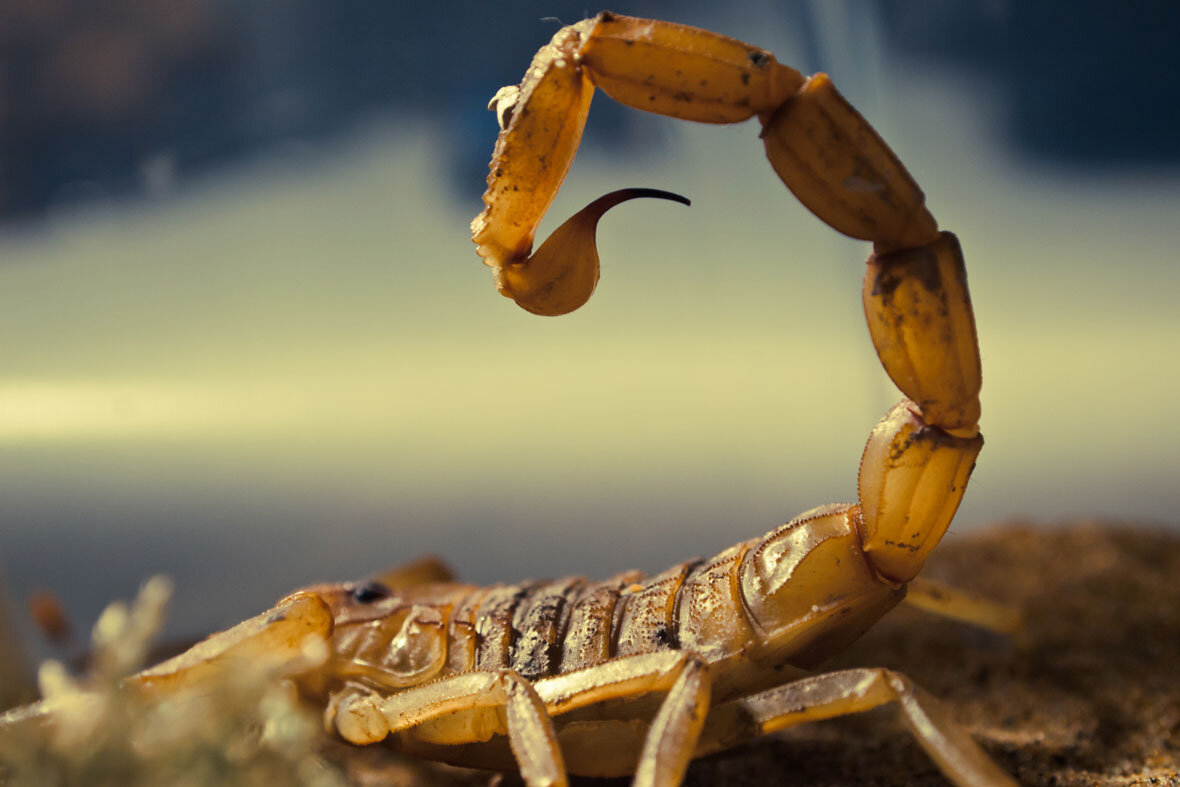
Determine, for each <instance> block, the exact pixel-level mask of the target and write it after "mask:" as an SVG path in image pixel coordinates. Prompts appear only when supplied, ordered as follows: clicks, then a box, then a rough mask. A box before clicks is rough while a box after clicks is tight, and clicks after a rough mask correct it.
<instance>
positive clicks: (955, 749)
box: [694, 668, 1016, 787]
mask: <svg viewBox="0 0 1180 787" xmlns="http://www.w3.org/2000/svg"><path fill="white" fill-rule="evenodd" d="M889 702H896V703H897V706H898V709H899V710H900V711H901V716H902V720H903V721H904V722H905V725H906V727H907V728H908V729H909V731H910V733H911V734H912V735H913V736H914V738H915V739H916V740H917V741H918V743H919V744H921V746H922V748H923V749H925V750H926V753H927V754H929V755H930V757H931V759H933V760H934V761H935V762H936V763H937V764H938V767H939V769H940V770H941V771H942V772H943V774H944V775H945V776H946V777H947V778H949V779H950V780H951V781H952V782H954V783H955V784H958V785H970V786H971V787H979V786H980V785H987V786H988V787H1005V786H1007V785H1015V784H1016V782H1014V781H1013V780H1012V779H1011V777H1009V776H1008V774H1006V773H1004V772H1003V771H1002V770H1001V769H1000V768H999V767H998V766H997V765H996V764H995V763H994V762H992V760H991V758H990V757H989V756H988V755H987V754H986V753H985V752H984V751H983V749H981V748H980V747H979V744H977V743H976V742H975V741H974V740H972V739H971V736H970V735H968V734H967V731H966V730H964V729H963V728H962V727H961V726H959V724H958V722H956V721H955V720H954V718H953V717H952V716H951V714H950V713H949V712H948V711H947V709H946V708H945V707H944V706H943V705H942V703H940V702H939V701H938V700H936V699H935V698H934V697H932V696H931V695H929V694H927V693H926V692H925V691H923V690H922V689H921V688H920V687H918V686H916V685H915V684H914V683H913V681H911V680H910V679H909V678H907V677H906V676H904V675H901V674H899V673H897V672H893V671H892V670H887V669H881V668H862V669H848V670H840V671H838V672H829V673H826V674H822V675H815V676H813V677H809V678H804V679H802V680H799V681H796V682H794V683H788V684H787V685H785V686H779V687H777V688H773V689H769V690H767V691H764V692H761V693H760V694H755V695H753V696H750V697H744V698H742V699H740V700H734V701H732V702H728V703H725V704H723V705H720V706H718V707H716V708H714V709H713V711H712V712H711V713H710V714H709V718H708V721H707V722H706V724H705V730H704V732H703V733H702V735H701V741H700V744H699V746H698V748H697V751H696V752H695V755H694V756H698V757H699V756H701V755H704V754H709V753H712V752H715V751H720V750H722V749H727V748H730V747H731V746H736V745H738V744H740V743H745V742H746V741H747V740H749V739H751V738H755V737H758V736H760V735H766V734H768V733H772V732H777V731H778V730H781V729H784V728H786V727H791V726H794V725H796V724H802V723H804V722H809V721H818V720H820V719H828V718H832V717H835V716H845V715H848V714H850V713H859V712H861V711H867V710H871V709H873V708H876V707H878V706H880V705H884V704H886V703H889Z"/></svg>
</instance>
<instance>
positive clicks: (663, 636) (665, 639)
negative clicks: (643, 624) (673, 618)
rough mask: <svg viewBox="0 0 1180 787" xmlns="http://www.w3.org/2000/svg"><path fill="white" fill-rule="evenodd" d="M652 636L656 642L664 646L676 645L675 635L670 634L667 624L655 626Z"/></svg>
mask: <svg viewBox="0 0 1180 787" xmlns="http://www.w3.org/2000/svg"><path fill="white" fill-rule="evenodd" d="M653 636H654V637H655V640H656V642H658V643H659V644H661V645H663V646H664V647H666V648H675V647H677V642H676V637H674V636H672V632H671V631H669V630H668V627H667V626H660V627H659V628H657V629H656V630H655V634H654V635H653Z"/></svg>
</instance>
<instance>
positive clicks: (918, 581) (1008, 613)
mask: <svg viewBox="0 0 1180 787" xmlns="http://www.w3.org/2000/svg"><path fill="white" fill-rule="evenodd" d="M905 603H907V604H909V605H910V606H912V607H917V608H918V609H920V610H922V611H924V612H930V613H932V614H935V615H940V616H942V617H944V618H950V619H951V620H957V621H959V622H960V623H967V624H969V625H972V626H978V627H979V628H983V629H987V630H988V631H994V632H995V633H997V634H1003V635H1005V636H1009V637H1017V638H1019V637H1020V636H1021V635H1022V634H1023V626H1024V621H1023V619H1022V617H1021V614H1020V610H1019V609H1016V608H1015V607H1010V606H1008V605H1006V604H1000V603H998V602H995V601H992V600H990V599H987V598H984V597H982V596H979V595H976V594H975V593H971V592H969V591H966V590H961V589H959V588H955V587H951V586H950V585H944V584H943V583H941V582H935V581H934V580H932V579H926V578H924V577H914V578H913V579H911V580H910V582H909V584H907V585H906V595H905Z"/></svg>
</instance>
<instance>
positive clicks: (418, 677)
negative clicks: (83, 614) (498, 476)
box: [26, 13, 1013, 785]
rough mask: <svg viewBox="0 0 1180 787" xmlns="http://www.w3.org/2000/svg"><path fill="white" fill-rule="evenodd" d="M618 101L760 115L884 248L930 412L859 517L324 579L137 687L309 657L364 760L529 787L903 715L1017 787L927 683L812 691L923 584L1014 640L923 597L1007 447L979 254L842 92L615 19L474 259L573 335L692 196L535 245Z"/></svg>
mask: <svg viewBox="0 0 1180 787" xmlns="http://www.w3.org/2000/svg"><path fill="white" fill-rule="evenodd" d="M595 88H601V89H602V90H604V91H606V93H607V94H608V95H610V96H611V97H613V98H614V99H616V100H617V101H620V102H622V103H623V104H626V105H628V106H632V107H635V108H638V109H643V110H647V111H651V112H658V113H661V114H665V115H670V116H672V117H677V118H682V119H687V120H696V121H702V122H707V123H734V122H739V121H743V120H747V119H749V118H752V117H757V118H758V120H759V122H761V123H762V126H763V131H762V140H763V142H764V144H765V147H766V154H767V156H768V158H769V159H770V163H771V165H772V166H773V167H774V169H775V171H776V172H777V173H778V174H779V176H780V177H781V178H782V180H783V182H784V183H785V184H786V185H787V187H788V188H789V189H790V190H791V191H792V192H793V193H794V194H795V195H796V196H797V197H798V198H799V200H800V201H801V202H803V204H804V205H805V206H807V207H808V208H809V209H810V210H811V211H812V212H814V213H815V214H816V215H817V216H819V217H820V218H821V219H822V220H823V221H824V222H826V223H827V224H829V225H830V226H831V227H833V228H834V229H836V230H837V231H839V232H842V233H844V234H846V235H850V236H852V237H855V238H861V239H864V240H868V241H871V242H872V243H873V254H872V256H870V257H869V261H868V269H867V272H866V274H865V279H864V288H863V299H864V308H865V315H866V318H867V320H868V324H869V330H870V333H871V335H872V340H873V344H874V346H875V347H876V349H877V353H878V355H879V356H880V358H881V362H882V364H883V365H884V367H885V371H886V372H887V373H888V374H889V376H890V378H891V379H892V380H893V381H894V383H896V385H897V386H898V388H900V389H901V391H902V392H903V393H904V394H905V396H906V397H907V399H906V400H904V401H902V402H901V403H900V404H898V405H897V406H896V407H894V408H893V409H892V410H891V411H890V412H889V413H888V414H887V415H886V416H885V417H884V418H883V419H882V420H881V422H880V423H879V424H878V425H877V426H876V428H875V429H873V431H872V433H871V434H870V435H869V439H868V445H867V446H866V448H865V451H864V455H863V457H862V459H861V463H860V473H859V478H858V496H859V502H858V503H855V504H832V505H825V506H821V507H819V508H816V509H814V510H812V511H808V512H806V513H804V514H801V515H800V516H798V517H797V518H795V519H793V520H792V521H790V522H788V523H787V524H786V525H783V526H782V527H779V528H778V529H776V530H774V531H772V532H770V533H768V534H766V535H763V536H759V537H756V538H753V539H750V540H748V541H743V542H742V543H739V544H737V545H736V546H733V547H731V548H729V549H727V550H725V551H724V552H722V553H721V554H719V555H716V556H714V557H712V558H709V559H706V560H694V561H690V562H686V563H681V564H678V565H675V566H673V567H672V568H670V569H668V570H667V571H665V572H663V573H661V574H657V575H655V576H648V577H645V576H643V575H641V574H639V573H637V572H628V573H623V574H619V575H618V576H615V577H612V578H610V579H607V580H605V581H600V582H590V581H586V580H584V579H581V578H568V579H560V580H556V581H539V582H525V583H521V584H515V585H499V586H494V587H489V588H481V587H475V586H471V585H466V584H460V583H457V582H455V581H453V579H452V578H451V576H450V574H449V572H447V571H446V570H445V569H444V568H443V567H442V566H441V564H439V563H437V562H435V561H432V560H427V561H423V562H420V563H417V564H411V565H409V566H407V567H404V568H401V569H398V570H395V571H392V572H389V573H387V574H385V575H383V576H380V577H377V578H375V579H374V580H371V581H369V582H363V583H356V584H344V585H321V586H315V587H312V588H309V589H307V590H304V591H300V592H299V593H296V594H294V595H292V596H290V597H288V598H287V599H284V600H283V601H282V602H280V603H279V605H278V606H276V607H275V608H274V609H273V610H270V611H268V612H266V613H264V614H263V615H261V616H259V617H257V618H254V619H252V620H250V621H246V622H245V623H242V624H240V625H239V626H238V627H236V628H234V629H231V630H229V631H227V632H224V633H222V634H219V635H215V636H214V637H213V638H211V639H210V640H208V641H206V642H205V643H202V644H201V645H198V646H197V647H196V648H194V649H193V650H192V651H190V652H188V653H186V654H183V655H181V656H179V657H177V658H176V659H173V660H172V661H169V662H165V663H164V664H161V665H159V666H157V667H154V668H152V669H149V670H147V671H145V672H142V673H140V674H138V675H137V676H134V677H133V678H131V679H130V682H131V683H132V684H133V685H136V686H139V687H141V688H143V689H144V690H145V691H149V692H150V691H158V692H159V693H160V695H161V696H165V697H166V696H167V694H168V692H169V691H171V690H172V689H173V688H175V687H178V686H182V685H190V684H192V683H194V682H196V681H199V680H201V679H202V676H203V675H204V674H206V673H207V672H209V671H210V670H214V669H217V668H218V666H217V665H218V664H222V663H227V662H233V661H234V660H235V659H250V658H253V657H254V656H256V655H257V656H261V655H268V656H270V657H274V656H275V654H279V655H282V654H289V656H290V659H291V664H292V665H293V666H292V667H291V669H290V670H288V672H289V673H290V674H289V678H290V679H291V680H293V681H294V682H295V683H296V684H297V685H298V687H299V688H300V690H301V691H302V692H303V694H304V695H306V696H308V697H310V698H313V699H317V700H319V701H321V702H323V703H324V707H325V708H326V711H325V725H326V727H327V728H328V729H329V731H331V732H333V733H335V734H337V735H339V736H341V737H342V738H344V739H345V740H347V741H350V742H353V743H356V744H369V743H375V742H377V741H381V740H386V739H388V740H389V741H390V742H392V743H393V744H395V745H396V746H397V747H399V748H401V749H404V750H406V751H409V752H413V753H417V754H420V755H423V756H426V757H430V758H435V759H439V760H444V761H447V762H451V763H455V764H461V765H470V766H476V767H484V768H493V769H513V768H518V769H519V770H520V772H521V774H522V775H523V778H524V780H525V781H526V782H527V783H528V784H529V785H560V784H565V783H566V781H567V775H566V774H567V773H569V772H572V773H577V774H585V775H591V776H613V775H620V774H628V773H634V775H635V776H634V783H635V784H637V785H676V784H679V783H680V781H681V780H682V778H683V775H684V772H685V769H686V768H687V767H688V764H689V762H690V760H691V759H692V758H694V757H698V756H701V755H703V754H708V753H710V752H714V751H718V750H720V749H724V748H727V747H730V746H734V745H737V744H739V743H742V742H743V741H746V740H748V739H750V738H752V737H754V736H757V735H762V734H765V733H768V732H772V731H774V730H778V729H781V728H784V727H787V726H790V725H793V724H797V723H800V722H805V721H811V720H815V719H822V718H827V717H832V716H838V715H843V714H848V713H854V712H857V711H862V710H865V709H868V708H872V707H875V706H878V705H881V704H883V703H896V704H897V706H898V708H899V709H900V711H901V714H902V717H903V718H904V719H905V722H906V724H907V726H908V728H909V729H910V731H911V732H912V733H913V735H914V736H915V737H916V739H917V740H918V742H919V743H921V745H922V746H923V747H924V748H925V750H926V751H927V752H928V753H929V754H930V756H931V757H932V758H933V759H934V761H935V762H936V763H937V764H938V766H939V768H940V769H941V770H942V771H943V773H945V774H946V776H947V777H948V778H950V779H951V780H952V781H954V782H955V783H958V784H965V785H1006V784H1012V783H1013V782H1012V780H1011V779H1010V778H1009V777H1008V776H1007V775H1006V774H1005V773H1004V772H1003V771H1002V770H1001V769H1000V768H999V767H998V766H997V765H996V764H995V763H993V761H992V760H991V759H990V758H989V757H988V756H987V755H986V754H985V753H984V752H983V750H982V749H981V748H980V747H979V746H978V745H977V744H976V743H975V742H974V741H973V740H972V738H971V737H970V736H969V735H968V734H967V733H966V732H965V731H964V730H963V729H962V728H960V727H959V726H958V724H956V723H955V722H954V720H953V719H952V718H951V717H950V716H949V715H948V713H947V712H946V711H945V710H944V709H943V708H942V707H941V705H940V704H939V703H938V702H937V701H936V700H934V699H933V698H932V697H930V696H929V695H927V694H925V693H924V692H923V691H922V690H921V689H919V688H918V687H916V686H915V685H914V684H913V683H912V682H911V681H910V680H909V679H907V678H906V677H905V676H903V675H900V674H898V673H896V672H891V671H889V670H885V669H872V668H868V669H849V670H841V671H838V672H828V673H824V672H818V673H812V672H810V670H812V669H814V668H815V667H816V666H817V665H819V664H821V663H822V662H823V660H824V659H825V658H826V657H828V656H829V655H831V654H833V653H834V652H836V651H838V650H840V649H842V648H844V647H845V646H847V645H848V644H849V643H850V642H852V641H853V640H855V639H856V638H857V637H859V636H860V635H861V633H863V632H864V631H865V630H866V629H867V628H868V627H869V626H871V625H872V624H873V623H874V622H875V621H876V620H877V619H878V618H880V617H881V616H882V615H883V614H885V613H886V612H887V611H888V610H890V609H891V608H892V607H893V606H895V605H896V604H897V603H898V602H899V601H901V600H902V599H903V597H905V596H906V593H907V587H908V589H909V592H910V600H911V601H915V602H917V603H918V604H919V605H920V606H925V607H928V608H936V609H940V610H941V611H942V612H944V613H946V614H949V615H952V616H956V617H960V618H963V619H968V620H973V621H975V622H977V623H980V624H982V625H987V626H990V627H992V628H996V629H1001V630H1004V629H1010V628H1011V625H1012V621H1011V620H1010V619H1009V618H1008V616H1007V615H1006V613H1005V612H1004V611H1003V610H1000V609H998V608H996V607H993V606H991V605H988V604H987V603H985V602H979V601H975V600H972V599H969V598H967V597H965V596H962V595H957V594H955V593H954V592H953V591H950V590H948V589H941V588H939V589H934V588H932V587H931V586H930V585H929V584H927V583H923V582H922V581H921V580H917V579H915V578H916V576H917V574H918V572H919V570H920V569H921V568H922V565H923V563H924V561H925V559H926V557H927V555H928V554H929V552H930V550H931V549H933V548H934V546H935V545H936V544H937V543H938V541H939V539H941V538H942V536H943V534H944V533H945V532H946V529H947V526H948V525H949V524H950V521H951V519H952V517H953V516H954V513H955V511H956V509H957V508H958V506H959V502H960V500H961V499H962V496H963V492H964V490H965V488H966V485H967V480H968V477H969V476H970V474H971V469H972V467H973V466H974V463H975V459H976V456H977V455H978V454H979V451H980V449H981V448H982V446H983V439H982V437H981V436H980V434H979V427H978V421H979V413H980V407H979V396H978V395H979V390H980V361H979V349H978V345H977V342H976V334H975V324H974V317H973V314H972V309H971V302H970V298H969V295H968V292H967V278H966V272H965V269H964V265H963V257H962V253H961V251H960V249H959V244H958V242H957V240H956V239H955V236H953V235H951V234H950V233H947V232H940V231H939V229H938V226H937V224H936V222H935V220H934V218H933V216H932V215H931V214H930V212H929V211H928V210H927V209H926V207H925V197H924V195H923V193H922V191H921V190H920V189H919V188H918V186H917V185H916V184H915V183H914V181H913V180H912V179H911V177H910V175H909V173H907V172H906V170H905V168H904V167H903V166H902V165H901V163H900V162H899V161H898V160H897V158H896V157H895V156H894V154H893V153H892V151H890V149H889V148H888V147H887V146H886V144H885V143H884V142H883V141H882V140H881V138H880V137H879V136H878V135H877V133H876V132H875V131H874V130H873V129H872V127H871V126H869V124H868V123H867V122H866V121H865V120H864V118H862V117H861V116H860V115H859V114H858V113H857V112H856V110H855V109H853V108H852V107H851V106H850V105H849V104H848V103H847V102H846V101H845V100H844V98H843V97H842V96H841V95H840V94H839V93H838V92H836V89H835V87H833V85H832V82H831V80H830V79H829V78H828V77H827V76H826V75H824V74H816V75H814V76H812V77H804V76H802V75H801V74H799V73H798V72H797V71H795V70H793V69H791V68H788V67H787V66H783V65H781V64H779V63H778V62H777V61H776V60H775V58H774V57H773V56H772V55H771V54H770V53H768V52H765V51H763V50H761V49H758V48H756V47H752V46H749V45H747V44H744V43H742V42H740V41H736V40H734V39H731V38H726V37H724V36H721V35H717V34H715V33H711V32H708V31H705V30H699V29H696V28H691V27H686V26H683V25H677V24H672V23H668V22H660V21H653V20H645V19H635V18H631V17H625V16H619V15H615V14H610V13H602V14H599V15H598V16H596V17H594V18H592V19H587V20H584V21H582V22H579V23H577V24H575V25H571V26H569V27H565V28H563V29H562V30H560V31H559V32H558V33H557V34H556V35H555V36H554V38H553V40H552V42H551V43H550V44H549V45H547V46H545V47H544V48H542V49H541V51H540V52H538V54H537V55H536V57H535V58H534V60H533V62H532V65H531V66H530V67H529V70H528V72H527V73H526V75H525V78H524V81H523V82H522V84H521V85H520V86H519V87H509V88H505V89H503V90H501V91H500V92H499V93H498V94H497V95H496V97H495V98H494V99H493V101H492V104H491V108H492V109H493V110H494V111H495V112H496V113H497V116H498V118H499V121H500V124H501V132H500V136H499V139H498V140H497V142H496V148H495V154H494V157H493V159H492V162H491V168H490V169H491V173H490V175H489V177H488V188H487V192H486V194H485V195H484V202H485V204H486V207H485V209H484V211H483V212H482V213H481V214H480V215H479V216H478V217H476V219H475V220H474V221H473V222H472V232H473V238H474V241H475V243H476V245H477V247H478V252H479V255H480V256H481V257H482V258H483V260H484V262H485V263H487V264H488V265H489V266H491V267H492V268H493V270H494V273H495V279H496V284H497V286H498V288H499V289H500V290H501V292H503V293H504V294H506V295H509V296H511V297H512V298H513V299H515V300H516V301H517V302H518V303H519V304H520V305H522V306H523V307H524V308H526V309H528V310H529V311H532V312H535V313H538V314H547V315H551V314H562V313H565V312H568V311H571V310H573V309H575V308H577V307H578V306H580V305H581V304H582V303H584V302H585V301H586V299H587V298H588V297H589V296H590V294H591V292H592V291H593V289H594V285H595V283H596V282H597V279H598V258H597V252H596V250H595V244H594V236H595V229H596V226H597V222H598V219H599V218H600V217H601V216H602V214H603V213H604V212H605V211H606V210H607V209H609V208H610V207H612V206H613V205H615V204H617V203H619V202H621V201H623V200H625V199H630V198H632V197H637V196H658V197H668V198H672V199H678V200H681V201H686V200H683V198H680V197H677V196H676V195H669V194H667V193H665V192H657V191H652V190H645V189H631V190H624V191H620V192H615V193H612V194H608V195H606V196H605V197H602V198H600V199H598V200H596V201H594V202H592V203H591V204H590V205H589V206H588V207H587V208H585V209H584V210H582V211H581V212H579V213H578V214H576V215H575V216H574V217H573V218H571V219H569V220H568V221H567V222H566V223H565V224H563V225H562V226H561V227H560V228H558V229H557V230H556V231H555V232H554V233H553V235H552V236H551V237H550V238H549V239H548V240H547V241H546V242H545V243H544V244H543V245H542V246H541V247H540V249H539V250H537V251H536V252H535V253H533V252H532V246H533V236H534V233H535V231H536V228H537V225H538V224H539V222H540V220H541V218H542V216H543V215H544V213H545V211H546V210H547V208H548V206H549V204H550V202H551V201H552V199H553V196H554V194H555V193H556V192H557V189H558V188H559V187H560V185H561V182H562V180H563V178H564V177H565V174H566V171H567V170H568V168H569V165H570V162H571V160H572V158H573V156H574V153H575V151H576V149H577V147H578V142H579V139H580V137H581V133H582V127H583V124H584V123H585V119H586V115H587V112H588V111H589V106H590V98H591V95H592V94H593V92H594V90H595ZM308 643H311V644H312V645H315V646H316V647H311V648H309V647H308ZM309 654H318V655H313V656H309ZM26 715H27V714H26ZM903 778H904V777H901V776H899V779H903Z"/></svg>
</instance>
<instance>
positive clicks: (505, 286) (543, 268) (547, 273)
mask: <svg viewBox="0 0 1180 787" xmlns="http://www.w3.org/2000/svg"><path fill="white" fill-rule="evenodd" d="M636 197H658V198H660V199H667V200H672V201H673V202H679V203H681V204H683V205H691V204H692V203H691V202H690V201H689V200H688V199H687V198H685V197H682V196H680V195H679V194H673V193H672V192H669V191H660V190H659V189H645V188H630V189H620V190H619V191H612V192H611V193H609V194H606V195H604V196H601V197H599V198H598V199H596V200H594V201H593V202H591V203H590V204H589V205H587V206H586V207H584V208H582V210H580V211H578V212H577V213H575V214H574V215H573V216H571V217H570V218H569V219H567V220H566V222H565V223H564V224H562V225H561V226H560V227H558V228H557V229H556V230H554V231H553V234H552V235H550V236H549V237H548V238H547V239H546V240H545V242H544V243H543V244H541V248H539V249H537V250H536V251H535V252H533V255H532V256H531V257H529V258H528V259H526V260H521V261H519V262H511V263H508V264H507V265H505V266H504V267H502V268H499V269H497V270H496V288H497V289H499V290H500V292H501V293H503V294H504V295H506V296H508V297H510V298H512V299H513V300H514V301H516V303H517V304H518V305H520V306H521V308H523V309H525V310H527V311H530V312H532V313H533V314H540V315H544V316H556V315H559V314H568V313H569V312H572V311H573V310H574V309H577V308H578V307H579V306H581V305H582V304H583V303H585V302H586V301H587V300H588V299H589V298H590V294H591V293H593V292H594V286H595V285H596V284H598V248H597V245H596V244H595V231H596V230H597V228H598V220H599V219H601V218H602V215H603V214H604V213H606V212H607V211H608V210H610V209H611V208H613V207H614V206H615V205H618V204H619V203H620V202H626V201H627V200H630V199H635V198H636Z"/></svg>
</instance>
